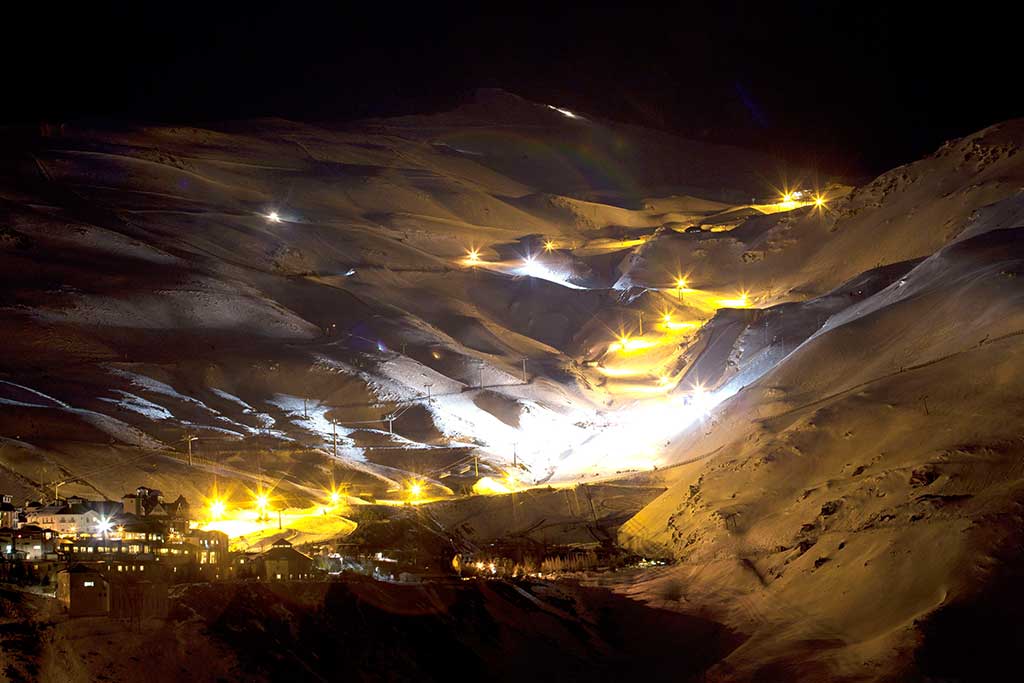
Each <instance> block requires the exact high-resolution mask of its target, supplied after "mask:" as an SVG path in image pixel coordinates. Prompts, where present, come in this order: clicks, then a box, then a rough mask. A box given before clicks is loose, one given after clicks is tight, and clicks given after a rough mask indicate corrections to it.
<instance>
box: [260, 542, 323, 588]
mask: <svg viewBox="0 0 1024 683" xmlns="http://www.w3.org/2000/svg"><path fill="white" fill-rule="evenodd" d="M262 560H263V578H264V579H266V580H268V581H290V580H296V579H311V578H313V576H314V571H313V558H311V557H310V556H309V555H304V554H302V553H300V552H299V551H298V550H295V548H293V547H292V544H291V543H289V542H288V541H286V540H285V539H283V538H282V539H279V540H277V541H274V545H273V546H272V547H271V548H270V550H268V551H267V552H265V553H263V555H262Z"/></svg>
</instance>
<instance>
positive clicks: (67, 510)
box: [25, 503, 102, 536]
mask: <svg viewBox="0 0 1024 683" xmlns="http://www.w3.org/2000/svg"><path fill="white" fill-rule="evenodd" d="M100 519H101V517H100V513H98V512H96V511H95V510H91V509H89V508H87V507H85V506H84V505H82V504H81V503H74V504H72V505H63V504H62V505H47V506H44V507H41V508H35V509H30V510H27V511H26V512H25V522H26V523H27V524H35V525H36V526H40V527H43V528H44V529H53V530H54V531H56V532H57V533H59V534H61V535H62V536H63V535H69V534H98V533H101V532H102V529H101V528H100Z"/></svg>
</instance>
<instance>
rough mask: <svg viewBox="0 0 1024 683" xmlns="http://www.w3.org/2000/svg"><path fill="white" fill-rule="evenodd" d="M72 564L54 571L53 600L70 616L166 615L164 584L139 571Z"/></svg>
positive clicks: (139, 618) (132, 617)
mask: <svg viewBox="0 0 1024 683" xmlns="http://www.w3.org/2000/svg"><path fill="white" fill-rule="evenodd" d="M118 568H119V569H120V570H121V571H119V572H118V573H117V574H114V573H113V572H112V571H111V570H110V569H109V568H107V569H104V568H101V567H98V566H92V565H86V564H81V563H79V564H74V565H72V566H71V567H69V568H67V569H64V570H62V571H60V572H58V573H57V600H58V601H59V602H60V604H61V605H62V606H63V607H64V609H66V610H67V612H68V614H69V615H70V616H73V617H92V616H110V617H114V618H118V619H130V620H142V619H148V618H164V617H166V616H167V607H168V585H167V582H166V581H165V580H163V579H162V578H161V577H158V576H153V575H152V574H150V575H149V576H147V575H144V574H143V573H141V572H138V573H136V572H130V571H125V570H124V567H122V566H120V565H119V566H118Z"/></svg>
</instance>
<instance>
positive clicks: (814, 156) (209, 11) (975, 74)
mask: <svg viewBox="0 0 1024 683" xmlns="http://www.w3.org/2000/svg"><path fill="white" fill-rule="evenodd" d="M325 4H326V3H325ZM82 5H83V6H79V7H76V8H74V9H70V10H61V9H57V8H56V7H55V6H52V5H51V6H47V7H45V9H37V10H32V11H30V12H28V13H25V14H22V15H19V16H9V15H10V14H11V12H12V11H11V10H5V11H6V13H7V14H8V16H7V19H8V21H7V22H5V23H6V24H7V28H8V31H7V33H8V36H7V39H6V40H5V41H4V43H3V45H2V47H0V56H2V57H3V59H4V64H5V74H4V80H5V89H6V94H7V95H8V97H5V98H4V99H5V100H6V102H5V104H4V107H3V114H2V115H0V121H3V122H5V123H12V124H15V123H28V124H32V123H34V122H35V121H38V120H40V119H45V120H75V119H89V120H92V121H97V120H99V121H103V120H107V119H111V120H114V121H118V120H139V121H145V122H166V123H200V124H201V123H210V122H216V121H219V120H225V119H241V118H254V117H260V116H283V117H288V118H294V119H299V120H309V121H323V120H329V121H340V122H343V121H349V120H353V119H357V118H361V117H367V116H381V115H390V114H403V113H414V112H429V111H437V110H442V109H445V108H449V107H451V106H454V105H455V104H457V103H458V102H459V101H460V100H462V99H465V98H466V97H468V96H469V94H470V93H472V92H473V90H475V89H476V88H478V87H502V88H505V89H507V90H510V91H513V92H516V93H518V94H520V95H523V96H524V97H527V98H529V99H534V100H537V101H541V102H550V103H554V104H559V105H562V106H566V107H569V108H571V109H578V110H580V111H581V112H584V113H586V114H590V115H592V116H599V117H604V118H608V119H613V120H618V121H625V122H629V123H636V124H641V125H645V126H649V127H654V128H659V129H662V130H667V131H671V132H674V133H677V134H680V135H683V136H687V137H693V138H701V139H708V140H713V141H721V142H730V143H733V144H738V145H741V146H747V147H756V148H760V149H764V150H767V151H771V152H773V153H777V154H781V155H783V156H784V157H786V158H788V159H790V160H792V161H794V162H799V163H811V164H814V165H815V166H816V167H817V168H819V169H820V170H822V171H825V172H832V173H841V174H845V175H846V176H848V177H849V178H851V179H862V178H863V176H865V175H869V174H872V173H877V172H880V171H883V170H885V169H887V168H890V167H892V166H894V165H898V164H900V163H905V162H908V161H912V160H914V159H916V158H918V157H920V156H923V155H925V154H928V153H930V152H931V151H933V150H934V149H935V148H936V147H938V146H939V145H940V144H941V143H942V142H943V141H944V140H946V139H948V138H951V137H958V136H961V135H964V134H967V133H970V132H972V131H974V130H977V129H979V128H982V127H984V126H986V125H990V124H992V123H995V122H997V121H1000V120H1004V119H1007V118H1011V117H1014V116H1022V115H1024V87H1022V85H1021V76H1022V73H1021V72H1022V69H1021V64H1022V63H1024V59H1022V58H1021V50H1020V47H1019V44H1020V42H1021V39H1022V36H1020V35H1018V33H1019V32H1020V31H1019V28H1018V27H1019V26H1020V24H1019V22H1018V17H1015V16H1009V15H1007V14H1006V10H999V9H998V5H996V4H991V5H989V4H987V3H982V2H971V3H960V4H959V5H958V9H957V10H956V11H955V12H954V11H951V10H946V9H941V4H940V3H931V4H924V3H920V4H917V5H916V6H915V7H910V8H901V9H898V10H895V9H892V8H889V7H887V6H886V5H885V4H880V5H875V6H873V5H872V4H871V3H856V4H854V3H830V2H825V1H822V2H817V3H812V2H797V3H767V2H764V3H749V4H745V3H737V2H722V3H715V2H707V3H695V4H693V5H688V4H684V3H680V4H677V5H675V6H673V7H671V8H669V9H665V8H646V9H644V8H639V7H631V8H625V7H619V8H582V7H568V6H561V7H559V8H554V7H547V8H543V7H540V8H538V7H534V6H529V5H523V6H522V9H513V8H512V7H513V5H511V4H509V3H502V4H501V6H500V7H501V9H500V10H494V11H489V10H488V8H487V3H478V4H474V5H468V6H467V7H462V8H459V7H454V6H451V5H440V4H438V5H431V4H429V3H423V4H421V5H420V6H419V9H418V10H416V11H410V10H405V9H401V5H400V3H397V2H394V3H386V2H378V3H360V4H359V5H358V6H354V5H349V4H345V3H332V4H331V5H330V7H329V8H328V9H324V8H321V7H318V6H316V5H313V4H303V3H299V2H291V3H275V4H271V5H256V4H248V5H243V4H237V5H232V6H227V5H225V4H220V5H218V6H216V7H214V3H213V2H210V3H207V6H205V7H204V6H203V5H189V4H187V3H185V4H182V3H135V4H117V3H103V4H102V5H101V4H99V3H82ZM143 5H144V6H143ZM12 29H13V30H12Z"/></svg>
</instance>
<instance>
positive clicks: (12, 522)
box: [0, 493, 18, 529]
mask: <svg viewBox="0 0 1024 683" xmlns="http://www.w3.org/2000/svg"><path fill="white" fill-rule="evenodd" d="M0 527H4V528H8V529H16V528H17V527H18V508H16V507H14V503H13V502H12V500H11V496H9V495H7V494H6V493H5V494H3V495H2V496H0Z"/></svg>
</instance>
